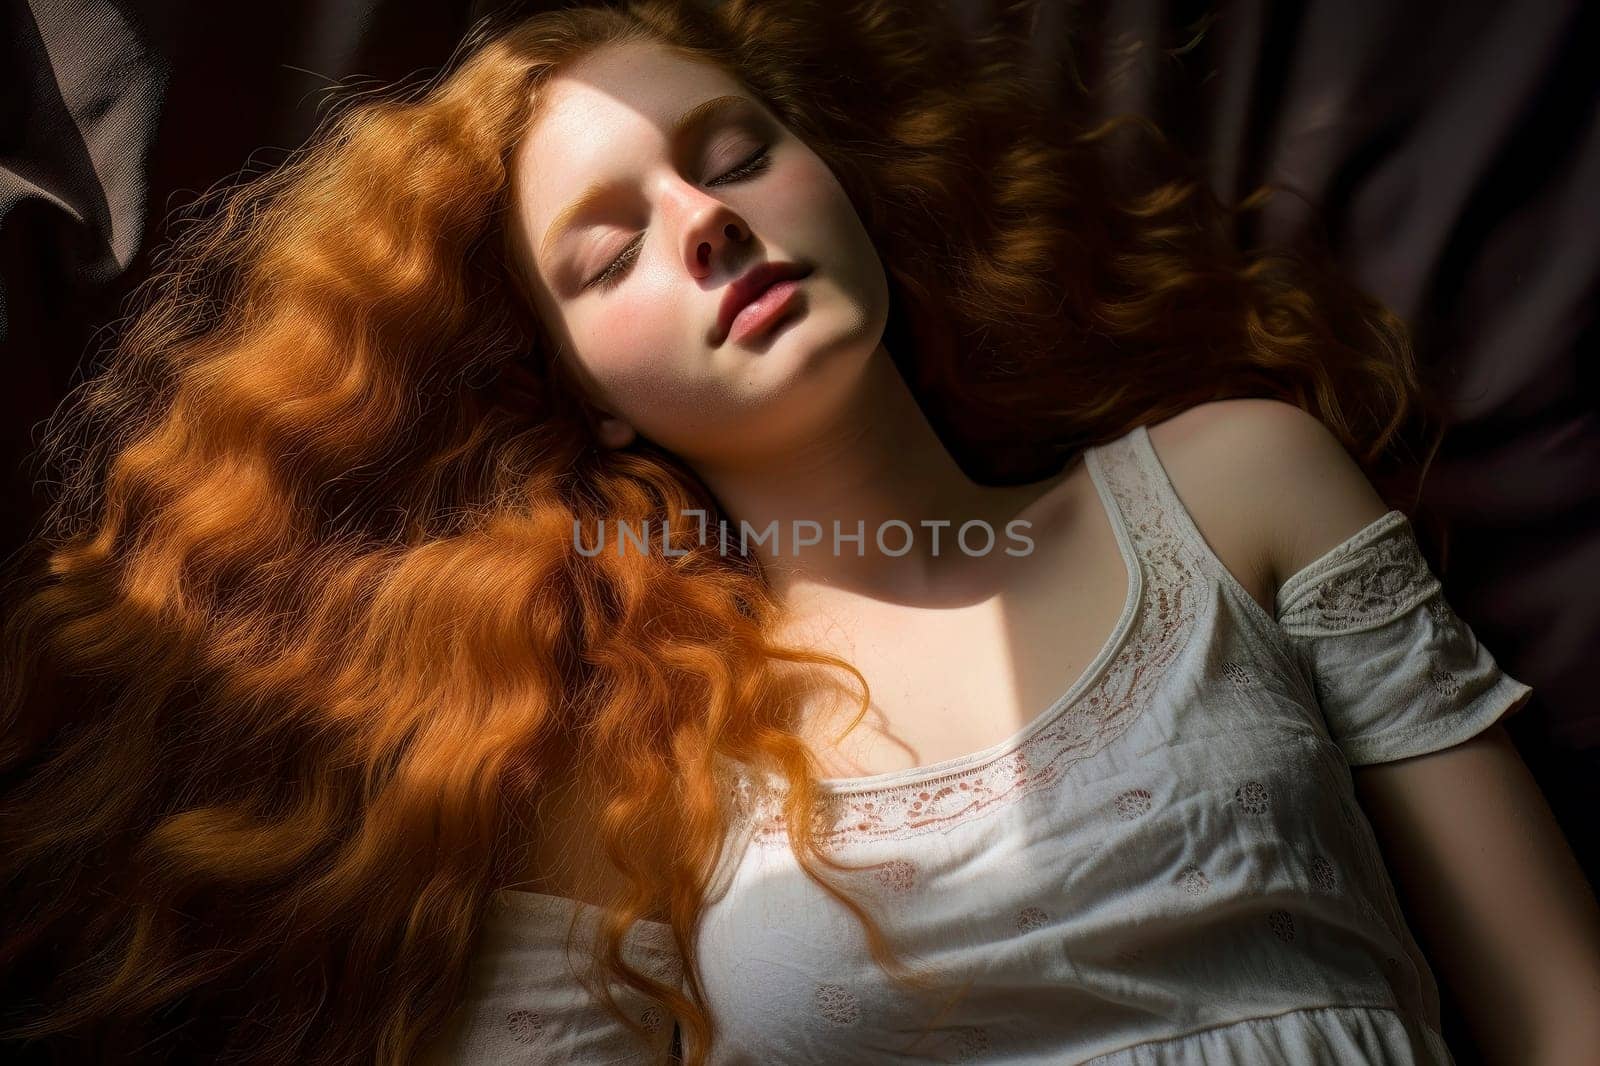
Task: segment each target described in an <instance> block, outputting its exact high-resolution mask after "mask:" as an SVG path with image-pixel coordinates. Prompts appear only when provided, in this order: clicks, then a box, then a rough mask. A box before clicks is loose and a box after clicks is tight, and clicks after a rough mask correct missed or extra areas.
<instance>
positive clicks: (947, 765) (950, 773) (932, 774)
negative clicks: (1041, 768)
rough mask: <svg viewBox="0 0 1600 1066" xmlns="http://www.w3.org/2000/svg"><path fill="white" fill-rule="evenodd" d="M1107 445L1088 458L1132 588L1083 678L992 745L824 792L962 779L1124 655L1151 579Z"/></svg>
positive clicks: (839, 783) (1013, 745)
mask: <svg viewBox="0 0 1600 1066" xmlns="http://www.w3.org/2000/svg"><path fill="white" fill-rule="evenodd" d="M1114 443H1116V442H1114ZM1103 447H1104V446H1100V447H1091V448H1089V449H1088V450H1087V452H1086V453H1085V462H1086V463H1087V464H1088V467H1089V476H1090V480H1091V481H1092V482H1093V484H1094V487H1095V493H1096V497H1097V498H1098V499H1099V501H1100V505H1101V507H1102V508H1103V509H1104V511H1105V514H1106V518H1107V520H1108V521H1109V522H1110V523H1111V529H1112V532H1113V533H1114V534H1115V535H1116V541H1117V550H1118V551H1119V552H1120V553H1121V555H1122V565H1123V567H1124V569H1125V570H1126V571H1127V575H1128V588H1127V593H1126V595H1125V596H1124V597H1123V602H1122V613H1121V614H1120V615H1119V616H1118V618H1117V621H1116V624H1115V625H1114V626H1113V627H1112V629H1111V633H1110V635H1109V636H1107V637H1106V639H1105V641H1104V643H1102V644H1101V646H1100V650H1099V651H1098V652H1096V653H1095V657H1094V658H1093V659H1091V660H1090V661H1089V665H1088V666H1086V667H1084V669H1083V672H1082V673H1081V674H1079V675H1078V678H1077V680H1075V681H1073V682H1072V684H1071V685H1070V686H1069V687H1068V688H1067V690H1066V691H1065V692H1063V693H1062V694H1061V695H1060V696H1058V697H1056V699H1055V700H1054V701H1053V702H1052V703H1051V704H1050V705H1049V706H1047V707H1046V708H1045V709H1044V710H1042V711H1040V712H1039V713H1038V714H1037V715H1035V716H1034V717H1033V718H1032V719H1031V720H1030V721H1028V722H1027V723H1026V724H1025V725H1023V726H1022V728H1021V729H1018V730H1017V731H1016V732H1015V733H1013V734H1011V735H1010V736H1009V737H1006V738H1005V739H1003V740H1000V741H997V742H996V743H994V744H991V745H989V746H988V747H986V748H980V749H979V750H977V751H973V752H968V753H967V754H965V755H956V756H952V757H950V758H948V759H941V760H939V761H938V762H933V763H926V764H924V765H922V766H912V767H907V768H906V769H904V770H885V771H883V772H881V773H875V774H866V775H861V776H856V777H823V778H819V779H818V780H817V784H818V786H819V789H820V790H821V791H822V792H824V793H826V794H829V795H838V796H857V795H863V794H868V793H876V792H882V791H886V790H889V789H896V788H903V787H905V786H908V785H914V784H915V785H929V786H938V785H939V784H940V783H941V782H942V781H944V780H945V779H947V778H952V777H959V776H961V775H963V774H965V773H967V772H968V771H970V770H972V769H974V768H977V767H983V766H986V765H988V764H990V763H993V762H995V761H996V760H999V759H1002V758H1004V757H1006V756H1007V755H1010V754H1013V753H1014V752H1016V751H1017V750H1018V749H1020V748H1021V747H1023V746H1024V745H1025V744H1026V743H1027V742H1028V741H1029V740H1030V739H1031V738H1032V737H1034V736H1035V735H1037V734H1038V733H1039V732H1040V731H1041V730H1043V729H1045V728H1047V727H1048V726H1049V725H1050V724H1051V723H1052V722H1054V721H1056V720H1057V719H1059V718H1060V717H1061V716H1062V715H1063V714H1065V713H1066V712H1067V710H1068V709H1069V708H1071V707H1073V706H1074V705H1075V704H1077V703H1078V702H1079V701H1080V700H1081V699H1082V698H1083V697H1084V696H1085V694H1087V693H1088V692H1089V691H1090V689H1091V688H1092V687H1093V686H1094V685H1095V684H1096V683H1097V682H1099V681H1100V680H1101V678H1102V677H1104V675H1105V673H1106V671H1107V669H1108V668H1109V667H1110V665H1111V663H1112V662H1113V661H1115V659H1116V658H1117V657H1118V655H1119V654H1120V653H1121V651H1122V648H1123V645H1124V644H1125V643H1126V642H1127V638H1128V634H1129V633H1131V632H1132V631H1133V629H1134V623H1135V621H1136V620H1137V618H1138V616H1139V613H1140V610H1141V608H1142V606H1143V604H1144V602H1145V599H1146V597H1145V591H1146V589H1145V585H1146V582H1145V576H1144V568H1143V566H1142V564H1141V560H1140V557H1139V552H1138V550H1137V549H1136V548H1135V547H1134V544H1133V538H1132V535H1131V534H1130V533H1129V531H1128V528H1127V522H1126V518H1125V516H1124V515H1123V512H1122V508H1121V507H1120V506H1119V505H1118V503H1117V500H1116V497H1115V494H1114V493H1113V492H1112V490H1111V489H1110V487H1109V486H1108V485H1107V484H1106V481H1105V474H1104V468H1103V467H1102V466H1101V454H1102V451H1103ZM767 778H768V780H769V782H771V783H774V784H777V785H779V786H780V787H781V785H782V777H781V776H778V775H772V774H768V775H767Z"/></svg>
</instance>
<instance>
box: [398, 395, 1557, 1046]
mask: <svg viewBox="0 0 1600 1066" xmlns="http://www.w3.org/2000/svg"><path fill="white" fill-rule="evenodd" d="M1085 461H1086V463H1087V464H1088V469H1089V473H1090V476H1091V478H1092V479H1093V482H1094V484H1095V487H1096V489H1097V491H1098V493H1099V498H1100V501H1101V503H1102V504H1103V506H1104V507H1105V508H1106V511H1107V514H1108V517H1109V518H1110V520H1111V524H1112V526H1113V528H1114V530H1115V532H1116V536H1117V542H1118V544H1119V545H1120V547H1121V551H1122V555H1123V562H1124V564H1125V566H1126V567H1127V570H1128V574H1129V579H1130V580H1129V585H1128V593H1127V598H1126V602H1125V604H1124V606H1123V610H1122V614H1121V616H1120V618H1119V619H1118V621H1117V624H1116V627H1115V629H1114V631H1113V632H1112V634H1111V635H1110V637H1109V638H1108V639H1107V641H1106V643H1105V645H1104V646H1103V647H1102V649H1101V650H1100V652H1099V654H1098V655H1096V657H1095V658H1094V660H1093V661H1092V662H1091V663H1090V664H1089V666H1088V668H1087V669H1086V670H1085V671H1084V673H1083V675H1082V676H1081V677H1079V678H1078V680H1077V681H1076V682H1074V683H1073V685H1072V687H1071V688H1070V689H1068V690H1067V691H1066V692H1065V693H1063V694H1062V695H1061V697H1060V698H1059V699H1057V700H1056V702H1055V703H1054V704H1052V705H1051V706H1050V708H1048V709H1047V710H1046V711H1044V712H1043V713H1042V714H1041V715H1040V716H1039V717H1037V718H1036V719H1035V720H1034V721H1032V722H1031V723H1029V725H1028V726H1027V727H1026V728H1024V729H1023V730H1021V731H1020V732H1019V733H1017V734H1016V735H1015V736H1013V737H1011V738H1010V739H1008V740H1005V741H1002V742H1001V743H999V744H996V745H993V746H992V747H989V748H986V749H984V750H983V751H979V752H975V753H973V754H970V755H967V756H963V757H959V758H955V759H948V760H945V761H942V762H939V763H936V764H932V765H929V766H924V767H919V768H916V769H912V770H908V771H896V772H891V773H883V774H875V775H872V776H870V777H864V778H852V779H842V780H829V781H827V782H826V785H827V795H828V797H829V808H828V809H827V810H826V811H825V812H824V813H823V818H824V821H823V825H824V828H825V829H826V833H825V836H826V837H827V838H828V839H830V840H831V841H832V842H833V846H834V853H835V854H837V855H838V856H839V857H840V858H841V859H844V860H846V861H849V862H852V863H860V862H866V863H870V864H871V867H870V869H867V870H865V871H863V872H860V873H855V874H834V875H833V876H834V877H835V878H839V879H841V881H842V884H843V886H844V887H845V888H846V889H847V890H848V891H849V892H850V893H851V894H852V895H853V896H858V897H860V898H864V899H865V900H866V901H867V903H868V905H869V906H871V907H872V908H873V909H874V913H875V914H876V915H877V916H878V917H879V920H880V921H882V922H883V923H884V925H885V931H886V933H888V935H889V936H890V938H891V941H892V943H893V944H894V946H895V947H896V948H897V949H898V950H899V951H900V952H901V953H902V957H903V958H904V959H905V960H906V961H907V962H908V963H910V964H912V965H913V966H915V967H916V968H917V969H919V970H920V971H921V972H923V973H927V974H931V975H933V976H934V977H935V979H936V980H937V981H938V984H937V985H936V994H935V995H933V996H931V997H921V996H913V995H909V994H908V993H906V992H904V991H902V990H901V989H900V988H899V987H897V986H895V985H893V984H891V983H890V982H889V981H888V980H887V978H886V977H885V976H884V975H883V973H882V971H881V970H879V969H878V967H877V964H876V963H875V962H874V961H873V960H872V958H871V956H870V955H869V953H868V951H867V948H866V944H865V938H864V936H863V934H862V932H861V930H860V927H859V926H858V925H857V924H856V922H855V919H854V918H853V917H851V916H850V915H849V914H848V913H847V912H846V911H845V910H844V909H843V908H842V907H841V906H839V905H838V904H837V903H836V902H835V901H833V900H832V898H831V897H829V896H827V895H826V894H825V893H824V892H823V891H822V890H821V889H820V888H819V887H817V886H816V885H815V884H813V883H812V882H811V881H810V880H809V879H807V878H806V877H805V876H804V874H803V873H801V872H800V870H799V868H798V866H797V865H796V863H795V861H794V858H793V856H792V854H791V853H790V852H789V850H788V844H787V840H786V838H785V835H784V832H783V829H782V826H781V824H780V823H778V822H777V821H775V817H774V816H775V812H776V797H775V795H774V793H773V789H774V788H776V787H777V784H776V781H775V780H773V779H761V780H757V779H755V778H754V777H752V776H750V775H743V774H741V775H738V777H737V779H736V781H735V783H734V785H733V786H732V787H731V788H730V799H731V800H732V801H733V803H734V806H735V808H736V810H737V811H738V812H739V818H738V819H737V821H736V823H735V824H736V825H737V827H738V829H737V836H736V837H735V839H734V841H733V845H734V846H733V847H731V848H730V849H729V852H728V861H727V862H726V863H725V864H724V867H723V868H722V869H721V870H720V871H719V872H718V878H717V885H716V892H715V894H714V896H713V899H712V901H711V903H710V905H709V908H708V910H707V912H706V915H705V920H704V921H703V923H702V925H701V928H700V930H699V933H698V942H697V947H698V950H699V953H700V956H701V960H702V963H701V965H702V969H703V973H704V977H705V987H706V993H707V997H708V1001H709V1006H710V1008H711V1010H712V1012H713V1015H714V1017H715V1020H716V1022H717V1025H718V1027H719V1033H718V1045H717V1048H716V1052H715V1054H714V1057H713V1061H714V1062H716V1063H719V1064H732V1063H829V1064H832V1063H894V1062H903V1063H910V1062H917V1063H924V1062H988V1063H1004V1064H1008V1066H1022V1064H1044V1063H1051V1064H1061V1063H1085V1062H1088V1063H1094V1064H1096V1066H1113V1064H1116V1066H1131V1064H1155V1063H1161V1064H1184V1066H1188V1064H1194V1066H1200V1064H1214V1063H1280V1064H1295V1066H1299V1064H1313V1063H1314V1064H1324V1063H1338V1064H1346V1066H1360V1064H1367V1063H1370V1064H1391V1063H1392V1064H1400V1063H1408V1064H1409V1063H1427V1064H1434V1063H1450V1062H1451V1061H1452V1059H1451V1056H1450V1053H1449V1051H1448V1050H1447V1048H1446V1047H1445V1044H1444V1041H1443V1040H1442V1039H1441V1038H1440V1035H1439V1031H1438V1030H1439V1018H1438V993H1437V988H1436V985H1435V981H1434V976H1433V974H1432V973H1431V971H1430V970H1429V967H1428V964H1427V962H1426V960H1425V959H1424V958H1423V956H1422V954H1421V952H1420V951H1419V949H1418V946H1417V944H1416V942H1415V941H1414V940H1413V938H1412V936H1411V934H1410V932H1409V931H1408V929H1407V928H1406V924H1405V921H1404V919H1403V917H1402V915H1401V911H1400V908H1399V905H1398V902H1397V900H1396V896H1395V893H1394V889H1393V886H1392V884H1391V882H1390V879H1389V876H1388V873H1387V871H1386V870H1385V867H1384V864H1383V860H1382V857H1381V855H1380V852H1379V849H1378V846H1377V842H1376V840H1375V838H1374V836H1373V833H1372V830H1371V827H1370V826H1369V824H1368V822H1367V820H1366V818H1365V816H1364V815H1363V813H1362V811H1361V809H1360V807H1359V806H1358V804H1357V802H1356V799H1355V794H1354V790H1353V787H1352V780H1351V775H1350V770H1349V767H1350V766H1355V765H1363V764H1370V763H1381V762H1387V761H1391V760H1395V759H1402V758H1406V757H1408V756H1414V755H1420V754H1423V753H1426V752H1431V751H1437V750H1439V749H1442V748H1446V747H1449V746H1451V745H1453V744H1458V743H1460V742H1462V741H1464V740H1467V739H1468V738H1470V737H1472V736H1474V735H1475V734H1477V733H1479V732H1481V731H1482V730H1484V729H1486V728H1487V727H1489V726H1490V725H1492V724H1493V723H1494V722H1496V721H1497V720H1499V719H1500V718H1501V717H1502V716H1503V715H1505V714H1507V713H1508V712H1510V711H1513V710H1516V709H1518V708H1520V707H1521V705H1522V704H1523V702H1524V701H1525V700H1526V698H1527V696H1528V695H1529V693H1530V692H1531V691H1532V690H1531V689H1530V688H1529V686H1527V685H1525V684H1523V683H1522V682H1520V681H1518V680H1516V679H1514V678H1512V677H1511V676H1509V675H1508V674H1506V673H1504V672H1503V671H1502V670H1501V669H1500V668H1499V667H1498V665H1497V664H1496V662H1495V660H1494V658H1493V657H1492V656H1491V655H1490V653H1489V652H1488V650H1487V649H1485V648H1484V647H1483V646H1482V645H1480V644H1479V643H1478V641H1477V640H1476V638H1475V637H1474V635H1473V633H1472V631H1471V630H1470V628H1469V627H1468V626H1466V625H1465V624H1463V623H1462V622H1461V621H1460V620H1459V619H1458V618H1457V617H1456V615H1455V613H1454V612H1453V611H1452V610H1451V609H1450V607H1449V606H1448V605H1447V604H1446V602H1445V601H1444V599H1443V597H1442V594H1441V589H1440V585H1439V582H1438V581H1437V580H1436V578H1435V577H1434V575H1433V574H1432V573H1431V572H1430V570H1429V568H1428V566H1427V564H1426V562H1425V560H1424V559H1423V557H1422V556H1421V554H1420V553H1419V552H1418V550H1417V545H1416V541H1415V539H1414V536H1413V533H1412V529H1411V526H1410V524H1409V522H1408V521H1407V519H1406V518H1405V516H1404V515H1403V514H1402V513H1400V512H1399V511H1390V512H1389V513H1387V514H1385V515H1384V516H1382V517H1381V518H1378V519H1376V520H1375V521H1373V522H1372V523H1371V524H1369V525H1368V526H1366V527H1365V528H1364V529H1361V530H1360V531H1358V532H1356V533H1355V534H1353V535H1351V536H1350V537H1349V538H1348V539H1346V540H1345V541H1344V542H1342V543H1341V544H1339V545H1338V546H1337V547H1335V548H1333V549H1331V550H1330V551H1328V552H1327V553H1326V554H1325V555H1323V556H1322V557H1321V558H1319V559H1317V560H1315V561H1314V562H1312V563H1310V564H1308V565H1307V566H1306V567H1304V568H1303V569H1302V570H1301V571H1299V572H1298V573H1296V574H1295V575H1293V576H1292V577H1291V578H1289V579H1288V580H1287V581H1285V582H1284V583H1283V585H1282V587H1281V588H1280V589H1279V591H1278V594H1277V603H1276V614H1277V618H1276V619H1274V618H1272V617H1269V616H1268V614H1267V613H1266V612H1265V611H1263V610H1262V609H1261V606H1260V604H1258V603H1257V602H1256V601H1255V600H1254V599H1253V598H1252V597H1251V596H1250V595H1249V593H1247V592H1246V591H1245V590H1244V589H1243V588H1242V587H1241V586H1240V585H1239V583H1238V582H1237V580H1236V579H1235V578H1234V577H1233V576H1232V574H1231V573H1229V571H1228V570H1227V569H1226V567H1225V566H1224V565H1223V564H1222V563H1221V562H1220V561H1219V560H1218V559H1217V557H1216V555H1215V554H1214V553H1213V552H1212V551H1211V549H1210V548H1209V546H1207V544H1206V542H1205V540H1204V538H1203V537H1202V536H1201V534H1200V532H1199V530H1198V529H1197V528H1196V527H1195V525H1194V524H1193V521H1192V519H1191V518H1190V516H1189V514H1188V512H1187V511H1186V510H1185V508H1184V506H1183V504H1182V502H1181V501H1180V500H1179V498H1178V496H1177V494H1176V493H1175V492H1174V490H1173V488H1172V485H1171V483H1170V482H1169V481H1168V479H1167V477H1166V473H1165V471H1164V470H1163V469H1162V466H1161V463H1160V460H1159V459H1158V458H1157V456H1156V453H1155V451H1154V450H1153V449H1152V447H1151V445H1150V440H1149V436H1148V434H1147V432H1146V431H1145V429H1144V428H1143V427H1140V428H1138V429H1135V430H1133V431H1132V432H1130V433H1128V434H1127V435H1125V436H1123V437H1121V438H1118V439H1117V440H1114V441H1111V442H1108V443H1106V444H1104V445H1101V446H1099V447H1096V448H1091V449H1089V450H1088V451H1087V453H1086V455H1085ZM766 786H771V787H766ZM596 914H598V912H597V911H596V910H595V908H592V907H589V906H588V905H586V904H574V903H573V902H572V901H570V900H564V899H559V898H557V897H553V896H542V895H538V894H533V893H525V892H513V891H506V892H502V893H500V894H499V895H498V896H497V897H496V905H495V907H494V908H492V910H491V913H490V918H489V923H488V926H487V927H486V929H485V931H484V935H483V940H482V948H481V950H480V953H479V955H478V958H477V963H476V965H475V968H474V972H473V987H472V993H471V995H470V997H469V999H468V1000H467V1002H466V1003H464V1004H463V1006H462V1009H461V1011H460V1012H459V1013H458V1015H457V1019H456V1024H455V1026H454V1027H453V1029H452V1031H451V1032H450V1033H449V1034H447V1037H446V1038H445V1039H444V1040H441V1041H440V1043H439V1044H438V1045H437V1046H436V1048H435V1049H434V1052H435V1055H436V1057H435V1058H432V1059H430V1060H429V1061H430V1062H437V1063H471V1064H487V1063H506V1064H515V1063H536V1062H538V1063H544V1062H580V1063H591V1062H593V1063H602V1062H605V1063H609V1062H629V1063H643V1062H665V1061H667V1048H668V1047H669V1045H670V1043H671V1035H672V1033H671V1030H672V1026H671V1025H670V1024H668V1023H667V1022H666V1021H664V1020H663V1018H662V1017H661V1015H660V1012H659V1011H655V1010H654V1009H653V1008H649V1007H648V1005H647V1002H646V1001H644V1000H643V999H640V998H637V997H635V996H634V995H633V994H632V993H631V992H629V993H624V994H622V995H620V997H619V998H620V1000H621V1002H623V1003H624V1004H626V1005H627V1006H628V1009H629V1010H631V1011H633V1012H634V1016H635V1017H637V1018H640V1019H641V1020H642V1021H643V1022H644V1023H645V1024H646V1027H647V1028H649V1029H650V1032H651V1042H650V1043H649V1044H648V1045H647V1044H646V1043H644V1042H642V1041H641V1040H640V1039H639V1038H637V1037H636V1036H634V1035H633V1034H632V1033H631V1032H629V1031H628V1030H627V1029H625V1028H624V1027H622V1026H620V1025H618V1024H617V1023H616V1022H615V1021H614V1020H613V1019H611V1018H610V1016H609V1015H607V1014H605V1013H604V1011H603V1010H602V1009H601V1008H600V1006H599V1005H598V1003H597V1002H596V1001H595V1000H594V998H593V997H591V996H590V995H589V994H588V993H587V992H585V991H584V990H583V988H582V987H581V986H580V985H579V984H578V982H577V981H576V980H575V979H574V977H573V975H572V972H571V970H570V969H569V967H568V965H567V956H565V955H564V954H563V950H562V945H563V942H564V938H565V934H566V932H567V930H568V921H569V919H571V920H577V921H580V922H587V921H590V920H592V919H593V917H594V915H596ZM581 929H582V927H581V926H580V935H582V934H581ZM630 936H631V939H630V950H632V951H636V952H638V953H639V954H638V955H637V956H636V957H637V958H638V959H640V961H642V962H644V963H645V964H646V965H650V966H652V967H654V968H655V969H654V970H653V972H656V973H658V974H662V975H670V974H672V973H675V972H678V971H677V970H676V969H675V967H676V964H677V956H676V954H675V953H674V952H673V949H672V940H671V938H670V936H669V935H668V931H667V927H666V926H664V925H656V924H655V923H640V924H638V925H637V926H635V928H634V930H633V931H632V933H631V934H630ZM578 943H579V944H580V945H581V943H582V941H581V940H580V941H579V942H578ZM577 950H578V951H579V952H580V953H579V954H575V955H573V956H571V958H572V959H574V960H581V958H582V957H583V956H582V955H581V947H580V948H579V949H577Z"/></svg>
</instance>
